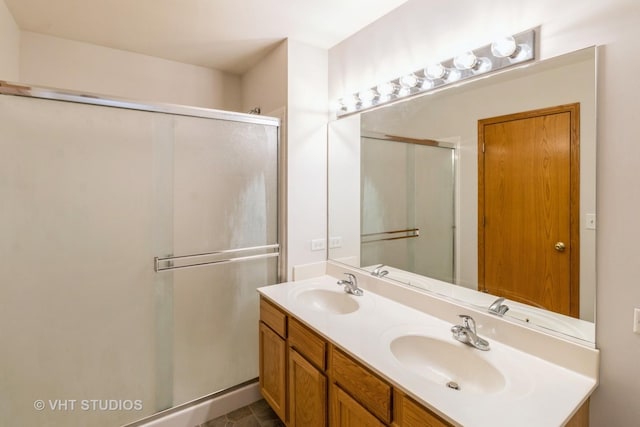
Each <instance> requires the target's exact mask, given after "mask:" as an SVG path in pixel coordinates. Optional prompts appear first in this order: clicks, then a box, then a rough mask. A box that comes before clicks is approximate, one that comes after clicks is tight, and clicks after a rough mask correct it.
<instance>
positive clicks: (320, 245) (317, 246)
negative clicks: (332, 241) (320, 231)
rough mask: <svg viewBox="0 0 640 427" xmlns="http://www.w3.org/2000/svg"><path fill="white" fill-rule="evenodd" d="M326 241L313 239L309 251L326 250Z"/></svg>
mask: <svg viewBox="0 0 640 427" xmlns="http://www.w3.org/2000/svg"><path fill="white" fill-rule="evenodd" d="M326 247H327V246H326V240H325V239H313V240H312V241H311V250H312V251H321V250H324V249H326Z"/></svg>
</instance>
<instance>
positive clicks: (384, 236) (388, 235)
mask: <svg viewBox="0 0 640 427" xmlns="http://www.w3.org/2000/svg"><path fill="white" fill-rule="evenodd" d="M398 234H402V235H400V236H398ZM360 237H361V243H372V242H381V241H385V240H399V239H410V238H412V237H420V229H419V228H407V229H406V230H391V231H381V232H378V233H368V234H361V235H360Z"/></svg>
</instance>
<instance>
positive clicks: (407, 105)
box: [328, 48, 596, 344]
mask: <svg viewBox="0 0 640 427" xmlns="http://www.w3.org/2000/svg"><path fill="white" fill-rule="evenodd" d="M595 54H596V48H589V49H584V50H581V51H577V52H573V53H570V54H566V55H563V56H559V57H556V58H552V59H548V60H545V61H540V62H538V63H535V64H532V65H530V66H527V67H521V68H517V69H513V70H509V71H506V72H503V73H499V74H496V75H493V76H488V77H486V78H483V79H478V80H475V81H472V82H469V83H466V84H464V85H460V86H458V87H453V88H447V89H444V90H442V91H440V92H437V93H432V94H429V95H423V96H420V97H415V98H412V99H409V100H406V101H403V102H399V103H396V104H393V105H390V106H387V107H383V108H379V109H375V110H371V111H368V112H365V113H361V114H358V115H353V116H349V117H345V118H342V119H340V120H337V121H334V122H332V123H330V125H329V183H328V184H329V200H328V202H329V242H330V245H329V256H328V258H329V259H330V260H334V261H339V262H342V263H346V264H349V265H352V266H356V267H360V268H363V269H366V270H368V271H370V272H373V271H374V270H375V269H376V268H377V267H378V266H379V265H383V267H382V268H379V269H378V270H377V271H376V272H377V273H379V274H383V275H386V277H389V278H392V279H396V280H399V281H402V282H404V283H409V284H411V285H412V286H417V287H420V288H423V289H427V290H430V291H433V292H437V293H440V294H443V295H446V296H448V297H451V298H455V299H457V300H460V301H463V302H465V303H469V304H473V305H474V306H476V307H479V308H488V307H489V306H490V305H491V304H492V303H493V302H494V301H495V299H496V297H497V295H490V294H487V293H484V292H479V291H478V244H479V243H478V218H479V216H478V191H479V190H478V138H479V136H478V123H479V121H480V120H483V119H487V118H492V117H498V116H505V115H511V114H515V113H520V112H526V111H531V110H539V109H544V108H549V107H555V106H559V105H567V104H576V103H577V104H579V106H580V107H579V112H580V117H579V165H580V175H579V184H578V187H579V201H580V203H579V225H578V227H576V229H577V230H578V233H579V242H580V243H579V248H578V251H579V254H580V256H579V266H580V268H579V283H580V288H579V319H578V318H574V317H571V316H565V315H560V314H557V313H552V312H550V311H547V310H542V309H540V308H538V307H534V306H529V305H527V304H524V303H521V302H517V301H514V300H511V299H509V298H508V297H507V298H508V299H507V301H506V302H505V303H506V304H507V305H508V306H509V311H507V313H506V314H505V317H509V318H512V319H519V320H522V321H524V322H527V323H529V324H533V325H536V326H538V327H542V328H547V329H551V330H554V331H557V332H560V333H563V334H567V335H569V336H572V337H575V338H577V339H578V340H579V341H581V342H585V343H591V344H593V343H594V341H595V332H594V331H595V327H594V313H595V198H596V194H595V172H596V171H595V164H596V159H595V152H596V149H595V146H596V125H595V111H596V105H595V93H596V82H595V68H596V67H595ZM429 149H431V151H430V152H429V151H428V150H429ZM439 150H440V151H439ZM446 150H448V152H449V155H450V156H442V155H440V157H441V158H440V159H439V160H436V159H437V158H438V155H437V154H441V152H446ZM434 153H435V154H434ZM443 158H444V159H443ZM425 159H426V160H425ZM445 159H446V160H445ZM427 162H430V163H427ZM445 171H446V172H445ZM447 174H449V175H447ZM445 176H446V177H447V178H445ZM436 195H437V196H438V197H439V199H434V198H433V197H436ZM447 209H449V214H447V213H446V212H447ZM447 215H448V218H449V223H447V221H446V220H443V218H446V217H447ZM438 221H441V223H440V224H439V225H437V224H438ZM436 225H437V226H436ZM528 225H529V226H530V224H522V227H523V229H526V227H527V226H528ZM434 227H435V228H434ZM447 227H448V230H447ZM436 230H438V231H436ZM508 261H509V260H502V261H501V262H505V263H506V262H508ZM385 271H386V272H388V273H384V272H385ZM447 271H450V274H448V273H445V272H447ZM454 284H455V285H458V286H453V285H454Z"/></svg>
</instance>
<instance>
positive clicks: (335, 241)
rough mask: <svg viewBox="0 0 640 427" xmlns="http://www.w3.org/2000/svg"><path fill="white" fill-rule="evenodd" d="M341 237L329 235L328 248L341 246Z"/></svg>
mask: <svg viewBox="0 0 640 427" xmlns="http://www.w3.org/2000/svg"><path fill="white" fill-rule="evenodd" d="M341 247H342V237H329V249H333V248H341Z"/></svg>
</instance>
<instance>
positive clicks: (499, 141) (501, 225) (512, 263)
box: [478, 104, 579, 316]
mask: <svg viewBox="0 0 640 427" xmlns="http://www.w3.org/2000/svg"><path fill="white" fill-rule="evenodd" d="M568 107H569V108H562V107H558V108H553V109H545V110H539V111H536V112H528V113H522V114H515V115H510V116H505V117H500V118H495V119H486V120H481V121H480V122H479V141H480V144H481V145H480V151H481V152H480V162H479V186H478V189H479V194H478V196H479V210H478V211H479V218H478V219H479V223H478V226H479V227H478V229H479V248H478V253H479V257H478V259H479V266H478V267H479V282H480V289H481V290H484V291H486V292H489V293H491V294H494V295H498V296H504V297H506V298H509V299H512V300H514V301H519V302H523V303H526V304H531V305H534V306H537V307H541V308H545V309H547V310H552V311H555V312H558V313H562V314H567V315H573V316H578V314H579V313H578V311H579V310H578V301H579V295H578V293H577V290H578V283H577V282H578V278H579V275H578V274H574V271H576V272H577V271H578V270H577V266H575V265H574V264H573V263H574V262H577V259H578V258H577V255H578V254H577V251H578V249H577V248H578V247H579V245H578V244H577V242H578V228H577V227H576V226H575V225H576V224H577V216H578V206H579V205H578V201H577V198H578V189H577V188H576V187H577V185H578V184H577V180H574V178H573V174H576V173H578V171H577V170H576V169H577V167H578V166H577V162H574V159H575V158H576V157H575V156H576V155H575V153H574V150H577V141H576V139H577V138H576V136H577V135H576V131H575V125H576V121H577V117H576V116H577V110H578V106H577V104H576V105H572V106H568ZM482 148H484V153H482ZM574 163H576V164H574ZM574 215H575V218H574ZM574 251H575V252H576V253H573V252H574ZM574 269H575V270H574Z"/></svg>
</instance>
